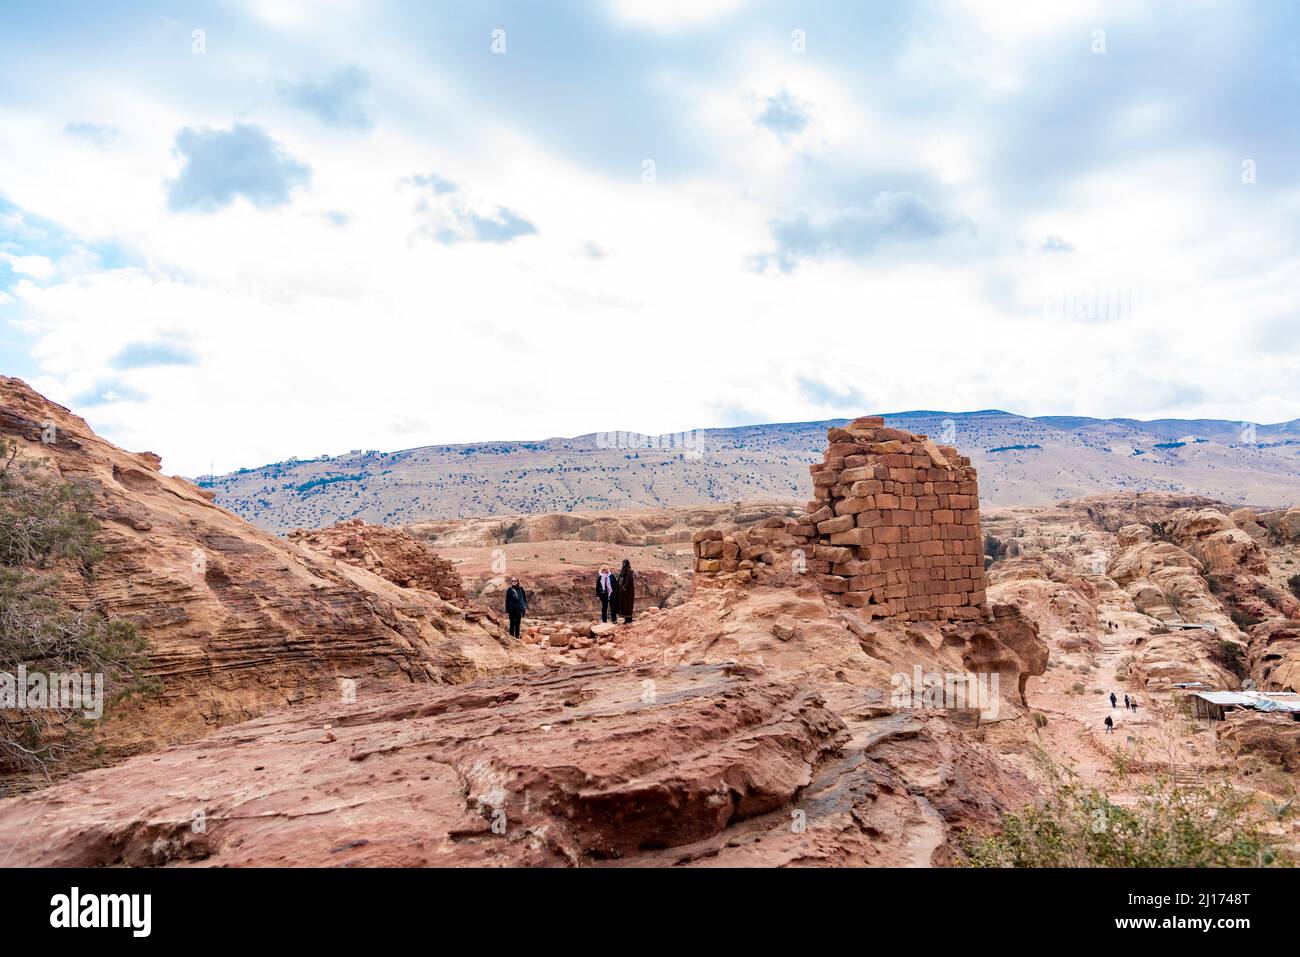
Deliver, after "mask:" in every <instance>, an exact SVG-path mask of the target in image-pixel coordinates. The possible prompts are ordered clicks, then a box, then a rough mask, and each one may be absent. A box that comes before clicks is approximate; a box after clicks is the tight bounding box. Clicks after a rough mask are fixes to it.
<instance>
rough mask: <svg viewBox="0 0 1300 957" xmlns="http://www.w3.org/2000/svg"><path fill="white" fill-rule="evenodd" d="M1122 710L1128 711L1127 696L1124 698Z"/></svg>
mask: <svg viewBox="0 0 1300 957" xmlns="http://www.w3.org/2000/svg"><path fill="white" fill-rule="evenodd" d="M1124 710H1125V711H1127V710H1128V695H1125V696H1124Z"/></svg>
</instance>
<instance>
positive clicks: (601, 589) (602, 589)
mask: <svg viewBox="0 0 1300 957" xmlns="http://www.w3.org/2000/svg"><path fill="white" fill-rule="evenodd" d="M617 594H618V579H617V578H615V577H614V576H613V575H611V574H610V573H609V566H608V565H601V566H600V574H599V575H597V576H596V595H597V597H599V598H600V620H601V621H602V622H604V621H609V620H610V619H616V618H618V605H617V604H614V602H615V599H616V597H617Z"/></svg>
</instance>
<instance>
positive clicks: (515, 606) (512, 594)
mask: <svg viewBox="0 0 1300 957" xmlns="http://www.w3.org/2000/svg"><path fill="white" fill-rule="evenodd" d="M527 610H528V592H526V591H524V589H523V587H522V586H521V585H520V584H519V579H518V578H512V579H510V587H509V588H507V589H506V614H507V615H509V616H510V634H511V635H512V636H513V637H515V638H518V637H520V635H519V623H520V622H521V621H523V618H524V612H526V611H527Z"/></svg>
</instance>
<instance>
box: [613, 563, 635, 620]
mask: <svg viewBox="0 0 1300 957" xmlns="http://www.w3.org/2000/svg"><path fill="white" fill-rule="evenodd" d="M635 599H636V576H635V575H634V574H632V563H631V562H630V561H628V560H627V559H626V558H625V559H623V567H622V568H620V569H619V570H618V605H617V608H618V613H619V614H620V615H622V616H623V624H625V625H627V624H631V623H632V603H633V602H634V601H635Z"/></svg>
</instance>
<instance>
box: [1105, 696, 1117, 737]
mask: <svg viewBox="0 0 1300 957" xmlns="http://www.w3.org/2000/svg"><path fill="white" fill-rule="evenodd" d="M1112 697H1113V696H1112ZM1114 730H1115V720H1114V719H1113V718H1112V717H1111V716H1110V715H1106V733H1107V734H1111V733H1112V732H1114Z"/></svg>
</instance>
